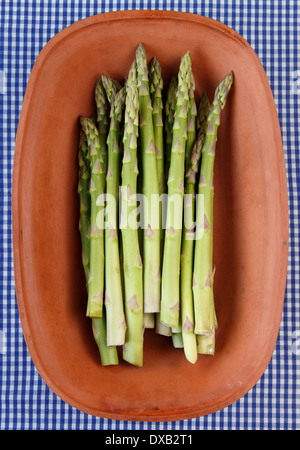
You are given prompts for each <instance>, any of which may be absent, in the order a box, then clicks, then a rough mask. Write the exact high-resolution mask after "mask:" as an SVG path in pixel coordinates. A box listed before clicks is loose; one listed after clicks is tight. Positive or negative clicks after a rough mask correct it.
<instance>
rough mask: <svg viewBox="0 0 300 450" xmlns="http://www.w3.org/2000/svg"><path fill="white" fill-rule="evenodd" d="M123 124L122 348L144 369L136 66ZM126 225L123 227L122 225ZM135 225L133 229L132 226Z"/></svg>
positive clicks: (126, 356)
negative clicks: (135, 213)
mask: <svg viewBox="0 0 300 450" xmlns="http://www.w3.org/2000/svg"><path fill="white" fill-rule="evenodd" d="M126 93H127V95H126V103H125V124H124V135H123V145H124V153H123V161H122V192H121V232H122V245H123V267H124V284H125V317H126V324H127V330H126V335H125V344H124V346H123V352H122V356H123V359H124V360H125V361H127V362H129V363H130V364H134V365H136V366H142V365H143V344H144V327H143V316H144V314H143V266H142V259H141V254H140V248H139V236H138V229H137V224H136V219H135V224H131V225H130V223H129V220H130V217H132V211H135V210H136V207H137V199H136V193H137V175H138V165H137V136H138V124H139V117H138V110H139V102H138V90H137V82H136V62H135V61H134V63H133V64H132V66H131V69H130V71H129V75H128V79H127V84H126ZM123 221H125V223H122V222H123ZM133 225H135V226H133Z"/></svg>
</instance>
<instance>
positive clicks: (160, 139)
mask: <svg viewBox="0 0 300 450" xmlns="http://www.w3.org/2000/svg"><path fill="white" fill-rule="evenodd" d="M149 81H150V94H151V102H152V106H153V127H154V140H155V147H156V160H157V172H158V187H159V195H160V200H161V201H160V204H159V230H160V252H161V258H160V261H161V264H162V255H163V245H164V224H163V201H162V200H163V197H162V194H164V193H165V192H166V182H165V179H166V178H165V161H164V159H165V158H164V150H165V144H164V123H163V109H164V107H163V100H162V89H163V79H162V75H161V67H160V64H159V62H158V60H157V59H156V58H153V59H152V60H151V62H150V70H149ZM175 82H176V78H175ZM169 119H170V118H169ZM170 120H171V119H170ZM154 319H155V329H156V332H157V333H159V334H162V335H164V336H171V334H172V331H171V328H170V327H169V326H168V325H166V324H164V323H162V322H161V321H160V312H158V313H156V314H155V318H154Z"/></svg>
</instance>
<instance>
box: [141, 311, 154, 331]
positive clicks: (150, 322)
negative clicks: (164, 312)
mask: <svg viewBox="0 0 300 450" xmlns="http://www.w3.org/2000/svg"><path fill="white" fill-rule="evenodd" d="M144 328H155V313H144Z"/></svg>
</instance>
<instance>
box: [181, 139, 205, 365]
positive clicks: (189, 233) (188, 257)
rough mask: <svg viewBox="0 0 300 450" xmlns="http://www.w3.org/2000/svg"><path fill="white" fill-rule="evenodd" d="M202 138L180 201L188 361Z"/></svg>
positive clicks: (193, 344) (193, 352)
mask: <svg viewBox="0 0 300 450" xmlns="http://www.w3.org/2000/svg"><path fill="white" fill-rule="evenodd" d="M203 142H204V137H203V135H202V134H199V136H198V138H197V140H196V142H195V144H194V147H193V150H192V154H191V158H190V165H189V169H188V172H187V174H186V189H185V198H184V230H183V240H182V252H181V276H180V282H181V322H182V339H183V346H184V353H185V356H186V358H187V360H188V361H190V362H191V363H192V364H194V363H195V362H196V361H197V340H196V335H195V334H194V303H193V291H192V279H193V265H192V264H191V261H193V255H194V221H195V217H194V215H195V198H196V195H195V183H196V174H197V172H198V168H199V161H200V157H201V151H202V147H203Z"/></svg>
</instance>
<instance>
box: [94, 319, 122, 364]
mask: <svg viewBox="0 0 300 450" xmlns="http://www.w3.org/2000/svg"><path fill="white" fill-rule="evenodd" d="M92 330H93V335H94V339H95V342H96V344H97V346H98V349H99V353H100V359H101V364H102V366H112V365H117V364H119V358H118V352H117V348H116V347H115V346H109V345H107V341H106V323H105V316H103V317H92Z"/></svg>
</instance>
